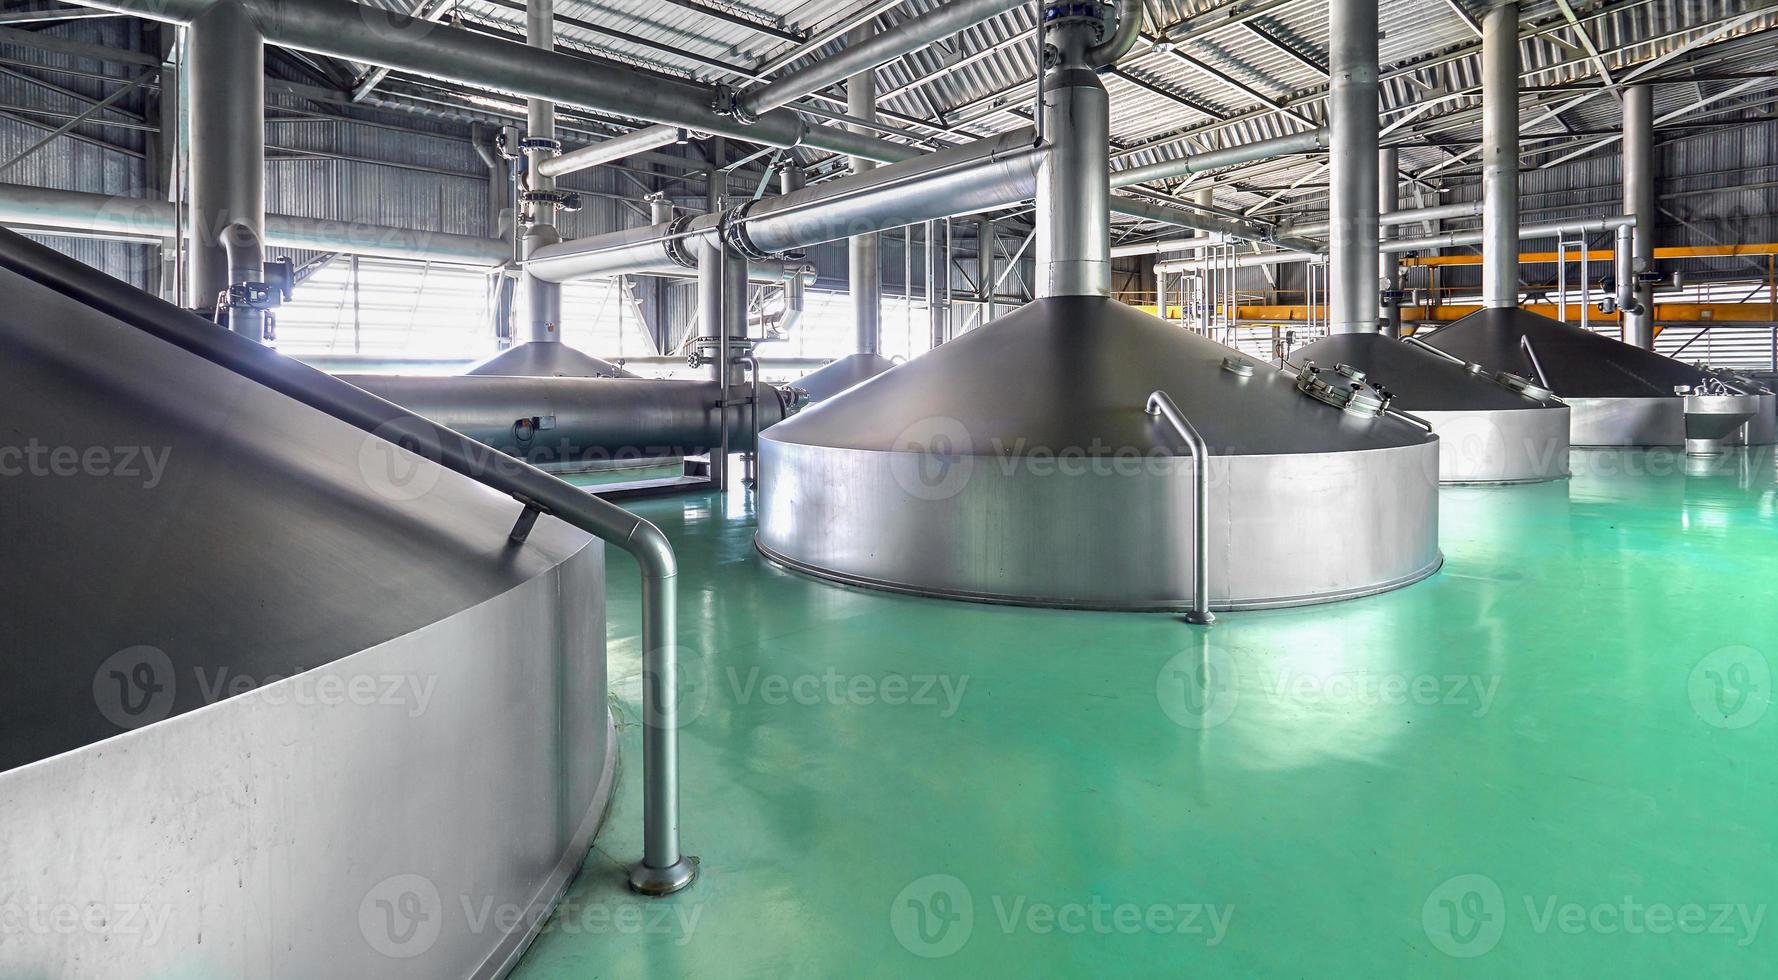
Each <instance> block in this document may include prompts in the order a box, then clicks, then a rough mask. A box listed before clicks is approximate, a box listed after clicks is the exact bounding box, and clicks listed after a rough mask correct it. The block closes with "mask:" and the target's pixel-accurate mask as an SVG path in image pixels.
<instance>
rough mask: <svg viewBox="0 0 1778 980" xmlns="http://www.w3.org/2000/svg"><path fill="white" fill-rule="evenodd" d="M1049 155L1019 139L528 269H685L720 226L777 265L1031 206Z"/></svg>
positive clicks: (562, 278) (568, 252) (558, 256)
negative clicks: (867, 236)
mask: <svg viewBox="0 0 1778 980" xmlns="http://www.w3.org/2000/svg"><path fill="white" fill-rule="evenodd" d="M1046 152H1047V151H1045V150H1044V149H1042V148H1038V147H1033V146H1032V130H1030V129H1022V130H1018V131H1015V132H1011V133H1007V134H1005V135H1003V136H998V137H993V138H990V139H984V140H978V141H977V142H974V143H970V144H966V145H964V146H957V147H952V148H950V149H946V150H940V151H938V152H937V153H931V154H928V155H926V156H923V157H920V158H919V159H917V160H908V161H906V162H904V163H899V164H892V165H889V166H884V167H879V168H877V169H876V170H873V171H871V172H870V173H868V174H860V175H857V176H853V177H842V178H839V179H837V180H831V181H828V182H826V183H822V184H819V185H816V186H814V187H807V188H804V189H802V190H800V191H797V192H795V193H792V194H785V195H782V196H780V197H774V198H764V199H762V200H759V201H756V202H747V203H744V204H742V205H741V206H740V207H739V208H736V209H734V210H733V211H730V212H726V213H722V214H705V215H700V216H698V217H696V218H690V219H686V218H681V219H679V220H678V221H676V222H673V223H671V224H657V225H651V226H649V227H646V228H631V229H626V230H624V231H618V232H611V233H608V234H604V235H595V236H592V237H590V238H580V239H576V240H574V241H571V242H564V243H562V244H560V245H554V246H551V247H549V248H546V249H543V250H542V251H540V252H539V253H538V255H537V256H536V257H535V258H534V259H533V261H532V262H531V263H529V265H530V267H531V269H532V271H533V272H534V273H535V274H536V275H537V276H539V277H541V278H545V279H549V280H550V281H552V282H567V281H569V280H571V279H579V278H588V277H600V276H607V275H615V274H617V273H623V272H642V271H646V270H649V269H659V268H663V267H668V266H671V265H674V264H679V265H682V266H686V267H688V268H689V267H690V266H689V264H688V263H685V262H680V261H679V260H678V259H676V258H675V255H676V254H679V253H694V252H695V249H696V248H698V247H700V246H701V245H702V244H703V243H705V242H714V241H716V240H717V235H718V229H719V228H720V227H721V226H722V225H724V224H725V223H727V224H728V225H730V226H731V232H730V233H731V234H733V235H739V236H740V237H742V238H744V239H745V240H746V242H747V244H748V246H749V251H751V252H752V253H753V254H757V255H776V254H780V253H783V252H789V251H794V250H796V249H799V248H807V247H809V246H811V245H819V244H821V243H823V242H830V241H834V240H836V239H840V238H845V237H848V236H849V235H853V234H857V233H860V232H862V231H866V230H874V231H882V230H884V229H887V228H899V227H901V226H902V225H907V224H912V223H914V222H918V221H927V220H930V219H933V218H946V217H951V216H953V215H958V214H967V213H973V212H978V211H986V210H992V209H994V208H1000V207H1005V206H1006V205H1008V204H1015V203H1017V202H1020V201H1024V200H1029V199H1030V197H1031V195H1032V193H1033V189H1034V188H1035V187H1036V183H1037V171H1038V164H1039V161H1041V160H1042V159H1043V157H1044V156H1045V154H1046Z"/></svg>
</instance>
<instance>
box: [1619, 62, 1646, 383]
mask: <svg viewBox="0 0 1778 980" xmlns="http://www.w3.org/2000/svg"><path fill="white" fill-rule="evenodd" d="M1623 105H1624V153H1623V164H1624V213H1625V214H1629V215H1633V216H1635V218H1636V220H1637V226H1638V228H1639V229H1640V230H1641V232H1642V234H1641V235H1640V236H1639V239H1640V240H1639V241H1638V242H1637V243H1636V254H1635V258H1634V261H1633V262H1632V264H1631V265H1630V270H1631V271H1632V272H1634V273H1636V274H1638V275H1639V274H1641V273H1644V272H1651V271H1653V270H1654V258H1655V236H1654V229H1655V172H1654V169H1655V153H1654V114H1655V110H1654V86H1652V85H1632V86H1630V87H1629V88H1627V89H1625V90H1624V99H1623ZM1631 278H1632V281H1633V279H1634V277H1631ZM1618 283H1619V288H1620V292H1622V291H1623V290H1622V287H1623V285H1624V278H1623V277H1621V276H1620V277H1619V279H1618ZM1626 295H1627V294H1626ZM1619 305H1620V306H1622V307H1623V310H1624V342H1625V343H1628V344H1634V345H1635V346H1637V347H1640V348H1642V349H1644V350H1654V346H1655V336H1654V316H1653V306H1654V286H1653V284H1649V285H1646V286H1644V285H1641V284H1637V285H1636V286H1635V289H1634V295H1633V296H1631V302H1630V303H1623V302H1622V300H1621V299H1620V301H1619ZM1632 310H1634V312H1632Z"/></svg>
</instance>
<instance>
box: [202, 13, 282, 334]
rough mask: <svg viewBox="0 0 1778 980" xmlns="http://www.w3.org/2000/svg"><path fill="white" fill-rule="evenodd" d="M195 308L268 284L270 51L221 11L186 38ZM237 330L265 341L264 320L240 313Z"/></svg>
mask: <svg viewBox="0 0 1778 980" xmlns="http://www.w3.org/2000/svg"><path fill="white" fill-rule="evenodd" d="M184 90H185V92H186V98H187V115H188V117H189V119H190V130H189V133H190V136H189V139H190V143H189V146H190V153H189V154H188V157H189V159H190V171H189V172H190V175H191V178H190V184H191V198H190V208H189V211H188V215H187V221H186V231H187V241H188V243H189V246H188V253H189V255H190V260H189V262H188V263H187V265H186V269H187V275H188V277H189V283H190V293H189V295H190V296H191V302H192V303H193V304H195V305H196V306H198V307H199V308H205V309H207V308H210V307H211V306H212V305H213V304H215V303H216V301H217V297H218V296H219V295H220V294H222V293H223V292H225V291H227V290H228V288H229V286H231V285H234V284H236V283H242V282H260V281H262V280H264V279H265V271H264V254H263V251H262V249H263V245H264V242H265V45H264V43H263V42H262V41H261V40H260V35H259V28H258V26H257V25H256V24H255V23H254V18H253V17H251V16H250V15H249V14H248V12H247V11H246V10H245V9H244V8H242V7H240V6H237V5H234V4H220V5H217V6H214V7H211V8H208V9H206V10H204V11H202V12H201V16H199V17H196V18H195V19H194V20H193V21H192V22H191V26H190V29H189V30H188V31H187V34H186V56H185V85H184ZM230 324H231V329H233V330H235V331H236V332H237V333H241V334H244V335H246V336H248V337H250V338H251V339H253V340H256V341H257V340H260V339H262V334H263V329H264V314H263V313H261V312H259V311H257V310H252V309H246V308H242V309H238V310H235V311H233V313H232V314H231V316H230Z"/></svg>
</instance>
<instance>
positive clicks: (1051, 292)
mask: <svg viewBox="0 0 1778 980" xmlns="http://www.w3.org/2000/svg"><path fill="white" fill-rule="evenodd" d="M1373 2H1374V0H1373ZM1050 41H1051V45H1052V46H1053V47H1055V48H1056V50H1057V51H1058V52H1059V55H1058V60H1057V66H1056V68H1055V70H1054V71H1052V72H1051V74H1050V76H1049V80H1048V82H1047V83H1046V84H1045V86H1044V88H1045V90H1046V92H1047V95H1046V100H1047V102H1046V105H1045V106H1044V116H1045V119H1046V123H1045V126H1044V129H1045V132H1047V133H1048V137H1049V140H1050V143H1051V146H1050V152H1049V153H1048V155H1046V156H1045V157H1044V159H1043V163H1042V165H1041V166H1040V167H1039V169H1038V171H1037V296H1038V297H1039V298H1043V297H1047V296H1109V295H1110V294H1111V160H1110V157H1109V156H1108V155H1107V153H1106V147H1107V146H1109V145H1110V143H1111V100H1110V97H1109V96H1107V95H1106V92H1105V86H1104V84H1102V83H1101V82H1100V81H1099V76H1098V74H1097V73H1096V72H1094V71H1093V70H1092V69H1091V68H1088V67H1086V65H1085V62H1084V60H1083V59H1084V58H1085V51H1086V47H1087V46H1088V41H1089V39H1088V37H1087V31H1086V30H1085V25H1083V24H1080V23H1064V24H1063V25H1061V26H1059V27H1057V28H1056V29H1055V30H1053V31H1051V32H1050Z"/></svg>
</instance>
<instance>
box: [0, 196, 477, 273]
mask: <svg viewBox="0 0 1778 980" xmlns="http://www.w3.org/2000/svg"><path fill="white" fill-rule="evenodd" d="M0 224H4V225H17V226H30V227H32V228H43V229H56V230H65V231H68V232H71V233H75V234H88V235H115V236H119V237H124V238H141V239H143V240H144V241H147V240H154V239H163V238H171V237H173V236H174V234H175V230H176V228H177V227H178V225H179V224H180V223H179V222H178V221H177V220H176V217H175V214H174V205H173V204H172V203H171V202H169V201H161V200H156V199H151V198H141V197H112V196H110V195H108V194H94V193H91V192H88V191H60V190H51V189H49V188H44V187H26V186H24V185H22V184H0ZM265 244H266V245H268V246H273V247H278V248H299V249H305V250H310V251H317V252H345V253H348V254H352V255H368V256H377V257H380V258H392V259H413V260H416V261H422V262H441V263H447V264H452V265H475V266H490V265H499V264H500V263H503V262H506V261H508V260H509V259H511V257H512V256H511V253H510V251H509V246H508V245H507V244H506V243H505V242H504V241H498V240H495V239H489V238H481V237H477V236H472V235H452V234H446V233H444V232H436V231H422V230H417V229H413V228H390V227H387V226H384V225H372V224H362V223H358V222H349V221H336V220H333V219H330V218H299V217H296V216H293V215H287V214H268V215H266V217H265Z"/></svg>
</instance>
